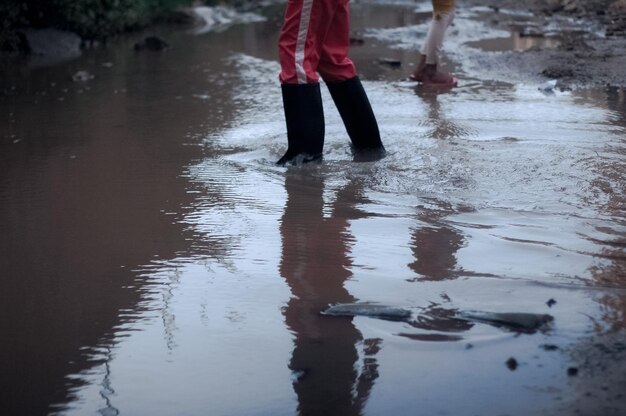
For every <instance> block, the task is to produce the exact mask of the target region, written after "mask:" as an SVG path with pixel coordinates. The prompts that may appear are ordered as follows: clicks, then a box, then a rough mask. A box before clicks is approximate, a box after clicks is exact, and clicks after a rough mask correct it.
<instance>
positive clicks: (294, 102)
mask: <svg viewBox="0 0 626 416" xmlns="http://www.w3.org/2000/svg"><path fill="white" fill-rule="evenodd" d="M281 88H282V92H283V106H284V108H285V121H286V122H287V143H288V148H287V153H285V155H284V156H283V157H281V158H280V160H279V161H278V162H277V164H278V165H285V164H287V163H292V164H295V163H298V162H301V163H305V162H311V161H313V160H317V159H321V157H322V150H323V148H324V109H323V107H322V95H321V93H320V84H282V86H281Z"/></svg>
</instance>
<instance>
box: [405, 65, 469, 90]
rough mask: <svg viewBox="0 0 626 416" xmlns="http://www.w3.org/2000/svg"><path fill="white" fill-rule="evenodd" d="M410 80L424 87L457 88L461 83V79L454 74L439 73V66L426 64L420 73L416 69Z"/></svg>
mask: <svg viewBox="0 0 626 416" xmlns="http://www.w3.org/2000/svg"><path fill="white" fill-rule="evenodd" d="M418 69H420V68H419V67H418ZM410 78H411V79H412V80H414V81H418V82H421V83H423V84H424V85H433V86H442V87H456V86H457V84H458V83H459V79H458V78H457V77H455V76H453V75H452V74H449V73H447V72H441V71H438V70H437V64H424V66H423V68H422V69H421V70H419V71H418V70H417V69H416V70H415V72H414V73H413V75H411V77H410Z"/></svg>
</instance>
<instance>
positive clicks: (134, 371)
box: [0, 1, 626, 416]
mask: <svg viewBox="0 0 626 416" xmlns="http://www.w3.org/2000/svg"><path fill="white" fill-rule="evenodd" d="M384 3H385V2H354V3H353V5H352V13H353V16H352V17H353V30H354V32H355V33H356V34H357V35H358V36H361V37H363V39H364V40H365V43H364V44H363V45H360V46H354V47H353V49H352V57H353V59H354V60H355V62H356V65H357V68H358V69H359V72H360V74H361V77H362V79H363V82H364V86H365V88H366V90H367V92H368V94H369V97H370V101H371V102H372V105H373V107H374V111H375V113H376V115H377V117H378V121H379V124H380V127H381V133H382V137H383V141H384V143H385V146H386V148H387V150H388V152H389V154H388V156H387V157H386V158H384V159H382V160H379V161H375V162H365V163H355V162H353V161H352V156H351V153H350V149H349V146H348V138H347V135H346V133H345V130H344V127H343V125H342V123H341V119H340V118H339V116H338V114H337V111H336V109H335V107H334V105H333V104H332V100H331V99H330V96H329V94H328V93H327V91H326V90H325V89H324V88H323V99H324V105H325V116H326V126H327V128H326V146H325V153H324V160H323V162H322V163H321V164H313V165H307V166H300V167H289V168H282V167H277V166H275V165H274V163H273V162H274V161H276V160H277V159H278V158H279V157H280V156H281V155H282V152H284V150H285V148H286V133H285V126H284V118H283V114H282V102H281V96H280V88H279V84H278V79H277V74H278V71H279V67H278V64H277V59H276V42H277V37H278V30H279V28H280V24H281V13H282V6H280V5H278V6H272V7H268V8H266V9H264V10H263V14H264V16H265V17H266V19H265V21H263V22H255V23H248V24H239V25H233V26H230V27H225V28H223V29H222V30H218V31H211V32H208V33H204V34H201V35H192V34H190V33H186V32H185V31H181V30H179V29H166V28H165V29H159V31H158V34H159V36H162V37H163V38H165V39H167V41H168V42H169V43H170V44H171V45H172V47H171V48H170V49H168V50H166V51H164V52H162V53H151V52H143V53H136V52H134V51H133V50H132V46H133V44H134V42H136V41H137V40H138V39H140V38H141V36H144V35H145V34H137V35H133V36H130V37H128V38H125V39H123V40H119V41H116V42H114V44H112V45H110V46H109V47H108V48H101V49H95V50H91V51H86V52H85V53H84V54H83V56H82V57H81V58H79V59H76V60H73V61H70V62H66V63H61V64H58V65H55V66H51V67H37V66H17V67H16V66H6V67H4V68H3V69H2V74H3V79H2V80H1V81H0V82H1V84H2V85H0V88H2V92H3V93H2V95H1V96H0V117H1V118H0V276H1V280H0V284H1V287H0V293H1V294H2V295H1V298H2V301H1V310H0V311H1V313H0V329H1V333H2V341H1V343H0V354H1V355H0V357H1V360H0V362H1V364H0V377H1V380H2V383H1V385H2V389H1V390H0V403H2V406H1V407H2V408H3V411H2V412H3V414H7V415H39V414H58V415H98V414H101V415H104V416H110V415H174V414H176V415H294V414H302V415H321V414H337V415H382V414H390V415H391V414H393V415H437V414H447V415H500V414H502V415H505V414H506V415H530V414H549V415H558V414H564V415H565V414H573V413H572V411H573V410H572V409H585V408H587V407H592V406H598V405H599V406H600V407H595V409H597V410H598V411H600V412H601V413H586V414H604V415H610V414H620V412H621V411H623V409H624V407H625V406H624V405H625V403H624V398H623V396H621V394H623V389H622V387H623V384H619V383H623V382H624V379H623V374H622V373H621V372H620V371H617V374H618V375H619V376H620V377H621V378H618V379H614V378H611V377H612V376H615V372H613V373H611V371H610V370H611V368H624V365H625V362H626V361H625V360H624V350H625V349H626V347H625V346H626V336H625V334H626V332H625V331H626V316H625V314H626V198H625V195H626V182H625V180H624V174H625V172H626V104H625V102H626V93H625V92H624V91H623V90H619V89H611V88H606V89H604V88H600V89H580V88H579V89H574V90H572V91H560V90H558V89H557V90H556V91H554V92H553V93H552V94H546V93H543V92H541V91H539V90H538V88H537V87H538V85H539V84H540V83H541V82H542V81H540V80H535V79H529V80H509V81H507V80H502V79H492V78H490V77H489V73H488V72H483V71H480V70H479V69H476V68H474V69H472V67H471V66H469V65H465V64H464V62H465V59H466V58H467V57H468V56H470V55H472V56H474V57H476V56H479V55H477V54H480V53H498V51H501V50H503V47H502V45H503V44H504V45H507V44H510V45H511V49H524V48H526V47H527V45H522V46H520V45H519V44H516V43H515V39H518V36H517V35H516V34H514V33H513V34H512V33H510V32H507V33H502V31H493V30H491V29H488V28H487V27H486V26H482V28H481V29H480V30H477V29H476V28H478V27H481V26H480V25H481V23H480V20H478V18H477V16H479V15H480V14H481V13H485V11H484V10H477V11H476V10H465V9H464V10H461V11H460V13H459V15H458V17H457V23H456V26H455V27H454V28H453V30H452V31H451V33H450V38H449V45H451V46H450V47H449V53H448V54H447V55H446V62H447V63H448V67H449V68H451V69H453V70H454V71H455V72H456V73H457V74H458V76H459V77H460V79H461V82H460V85H459V87H458V88H455V89H454V90H452V91H449V92H441V91H439V92H437V91H427V90H424V89H421V88H419V87H416V86H415V85H414V84H411V83H408V82H405V81H403V79H404V78H406V76H407V75H408V74H409V73H410V72H411V70H412V65H414V63H415V61H416V57H415V53H416V52H415V49H412V47H411V45H410V42H414V43H415V45H419V42H420V37H422V36H423V35H424V33H425V30H426V28H427V22H428V18H429V14H428V8H427V7H426V6H427V3H426V2H424V4H420V5H419V9H418V10H419V11H418V12H416V4H415V3H414V2H401V1H400V2H398V1H393V2H388V3H391V4H384ZM407 40H408V41H409V44H408V45H407ZM481 40H484V42H483V43H480V42H479V41H481ZM476 42H479V43H480V45H479V46H477V45H478V44H477V43H476ZM507 42H508V43H507ZM524 42H528V40H527V39H525V40H524ZM496 44H497V45H498V46H497V47H496V46H494V45H496ZM490 45H491V46H490ZM544 46H545V45H544ZM548 46H549V45H548ZM490 50H494V51H496V52H490ZM380 58H391V59H398V60H400V61H401V62H402V67H401V68H400V69H393V68H391V67H389V66H386V65H384V64H380V63H379V59H380ZM80 70H84V71H88V72H89V73H90V74H92V75H93V76H94V78H93V79H91V80H89V81H86V82H74V81H72V80H71V77H72V75H73V74H75V73H76V72H77V71H80ZM550 300H552V301H553V302H549V301H550ZM356 301H362V302H377V303H381V304H385V305H392V306H396V307H402V308H406V309H409V310H411V311H412V312H413V314H414V319H413V320H412V321H410V322H393V321H385V320H380V319H373V318H368V317H355V318H346V317H330V316H321V315H320V314H319V312H320V311H321V310H323V309H324V308H326V307H327V306H328V305H331V304H335V303H345V302H356ZM554 302H556V303H554ZM467 310H479V311H486V312H530V313H539V314H550V315H552V316H553V317H554V321H553V323H552V324H551V325H550V327H549V328H547V329H544V330H542V331H538V332H535V333H532V334H519V333H515V332H511V331H507V330H506V329H504V328H501V327H494V326H491V325H487V324H483V323H472V322H466V323H464V324H462V323H459V322H458V321H456V320H454V319H451V317H452V316H453V315H454V314H455V313H456V312H458V311H467ZM597 351H600V352H601V354H600V355H598V354H597ZM510 358H514V359H515V361H516V362H517V363H518V366H517V368H514V369H513V368H511V366H507V364H506V363H507V360H509V359H510ZM572 368H574V369H576V370H578V375H573V374H572V371H573V370H570V371H569V375H568V369H572ZM607 374H608V376H607ZM594 380H595V381H597V380H600V381H598V384H597V385H595V381H594ZM616 383H617V384H616ZM591 384H594V386H591ZM329 409H331V410H329ZM5 411H7V412H8V413H4V412H5ZM583 414H585V413H584V412H583Z"/></svg>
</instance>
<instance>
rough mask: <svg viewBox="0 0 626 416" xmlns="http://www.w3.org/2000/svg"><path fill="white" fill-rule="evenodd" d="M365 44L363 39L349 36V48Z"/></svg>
mask: <svg viewBox="0 0 626 416" xmlns="http://www.w3.org/2000/svg"><path fill="white" fill-rule="evenodd" d="M364 43H365V39H363V38H362V37H357V36H350V45H351V46H361V45H363V44H364Z"/></svg>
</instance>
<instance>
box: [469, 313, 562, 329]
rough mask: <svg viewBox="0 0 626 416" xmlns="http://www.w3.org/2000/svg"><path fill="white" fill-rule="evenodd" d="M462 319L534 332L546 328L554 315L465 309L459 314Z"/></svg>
mask: <svg viewBox="0 0 626 416" xmlns="http://www.w3.org/2000/svg"><path fill="white" fill-rule="evenodd" d="M457 316H458V317H459V318H461V319H466V320H469V321H474V322H480V323H485V324H488V325H493V326H496V327H500V328H505V329H508V330H510V331H513V332H522V333H526V334H533V333H535V332H537V331H538V330H540V329H543V328H545V327H546V326H547V325H548V324H549V323H550V322H552V321H553V320H554V317H552V316H551V315H546V314H534V313H518V312H505V313H498V312H482V311H463V312H459V314H458V315H457Z"/></svg>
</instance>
